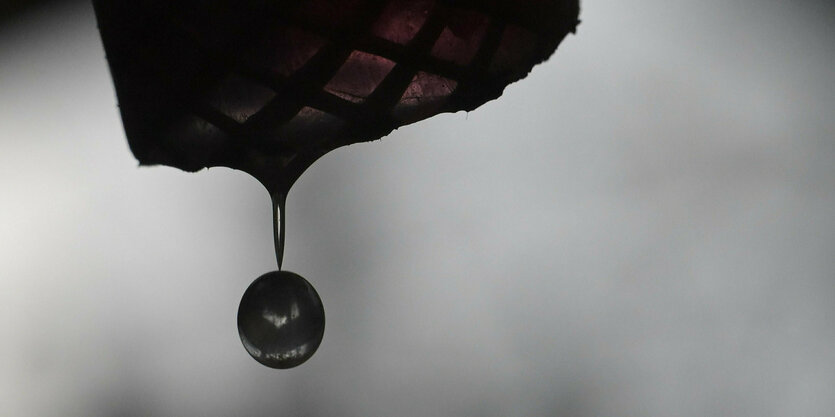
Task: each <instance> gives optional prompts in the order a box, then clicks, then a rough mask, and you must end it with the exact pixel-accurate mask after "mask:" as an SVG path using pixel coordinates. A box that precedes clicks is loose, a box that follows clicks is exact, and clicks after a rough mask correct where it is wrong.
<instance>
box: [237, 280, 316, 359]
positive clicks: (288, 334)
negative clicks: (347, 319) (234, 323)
mask: <svg viewBox="0 0 835 417" xmlns="http://www.w3.org/2000/svg"><path fill="white" fill-rule="evenodd" d="M324 333H325V310H324V308H323V307H322V300H321V299H320V298H319V294H317V293H316V290H315V289H314V288H313V286H312V285H310V283H309V282H307V280H305V279H304V278H302V277H301V276H299V275H297V274H294V273H292V272H288V271H273V272H268V273H266V274H264V275H262V276H261V277H259V278H258V279H256V280H255V281H253V282H252V284H250V286H249V288H247V290H246V292H244V296H243V298H242V299H241V305H240V307H239V308H238V334H239V335H240V336H241V342H243V344H244V347H245V348H246V350H247V352H249V354H250V355H251V356H252V357H253V358H254V359H255V360H257V361H258V362H260V363H261V364H263V365H266V366H269V367H271V368H278V369H287V368H292V367H295V366H299V365H301V364H302V363H304V362H305V361H306V360H308V359H310V357H311V356H313V354H314V353H315V352H316V349H317V348H318V347H319V344H320V343H321V342H322V336H323V335H324Z"/></svg>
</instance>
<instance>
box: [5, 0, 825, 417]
mask: <svg viewBox="0 0 835 417" xmlns="http://www.w3.org/2000/svg"><path fill="white" fill-rule="evenodd" d="M582 18H583V24H582V25H581V26H580V31H579V34H578V35H577V36H571V37H569V38H568V39H567V40H566V41H565V43H564V44H563V45H562V46H561V47H560V50H559V51H558V52H557V54H556V55H555V57H554V58H552V59H551V60H550V61H548V62H547V63H545V64H543V65H541V66H539V67H537V68H536V69H535V70H534V71H533V73H532V74H531V75H530V77H529V78H528V79H526V80H524V81H522V82H520V83H518V84H515V85H512V86H510V87H509V88H508V89H507V91H506V94H505V96H504V97H502V98H501V99H500V100H497V101H495V102H491V103H488V104H487V105H485V106H484V107H482V108H480V109H478V110H476V111H474V112H472V113H470V114H464V113H458V114H451V115H442V116H439V117H435V118H433V119H431V120H428V121H424V122H421V123H418V124H416V125H412V126H407V127H404V128H401V129H400V130H398V131H396V132H395V133H393V134H391V135H390V136H389V137H387V138H385V139H383V140H382V141H378V142H374V143H369V144H362V145H355V146H351V147H348V148H344V149H340V150H337V151H335V152H333V153H331V154H329V155H327V156H325V157H324V158H323V159H322V160H320V161H319V162H317V163H316V164H315V165H314V166H313V167H312V168H311V169H310V170H309V171H308V172H307V173H305V175H304V176H303V177H302V178H301V180H300V181H299V182H298V183H297V184H296V186H295V188H294V189H293V191H292V192H291V193H290V198H289V202H288V209H289V215H288V216H289V217H288V224H289V231H288V247H287V254H286V258H285V259H286V260H285V264H286V267H287V268H288V269H290V270H292V271H296V272H298V273H300V274H302V275H304V276H305V277H307V278H308V279H309V280H310V281H311V282H312V283H313V284H314V285H315V286H316V288H317V289H318V291H319V293H320V295H321V296H322V298H323V301H324V302H325V308H326V311H327V315H328V323H327V330H326V333H325V339H324V342H323V344H322V346H321V348H320V350H319V352H318V353H317V354H316V355H315V356H314V357H313V359H312V360H310V361H309V362H308V363H306V364H305V365H303V366H301V367H299V368H296V369H293V370H289V371H274V370H270V369H267V368H264V367H261V366H260V365H258V364H257V363H256V362H255V361H253V360H252V359H251V358H249V357H248V356H247V354H246V353H245V351H244V349H243V348H242V346H241V343H240V341H239V340H238V336H237V329H236V325H235V313H236V311H237V305H238V301H239V299H240V296H241V294H242V293H243V291H244V289H245V288H246V287H247V285H248V284H249V283H250V282H251V281H252V280H253V279H254V278H256V277H257V276H258V275H260V274H262V273H264V272H266V271H268V270H270V269H273V268H275V263H274V262H275V260H274V255H273V253H272V241H271V239H272V235H271V231H270V213H269V208H270V207H269V200H268V197H267V194H266V193H265V192H264V190H262V189H261V187H260V185H259V184H258V183H257V182H256V181H255V180H253V179H251V178H249V177H248V176H247V175H246V174H243V173H241V172H235V171H231V170H228V169H220V168H217V169H210V170H208V171H204V172H201V173H198V174H186V173H183V172H180V171H177V170H175V169H172V168H167V167H154V168H137V166H136V162H135V160H134V159H133V157H132V155H131V154H130V152H129V150H128V147H127V143H126V141H125V138H124V133H123V131H122V128H121V121H120V119H119V116H118V111H117V107H116V102H115V96H114V92H113V87H112V83H111V80H110V78H109V74H108V70H107V66H106V62H105V58H104V53H103V51H102V47H101V42H100V40H99V38H98V33H97V30H96V24H95V21H94V17H93V13H92V8H91V6H90V4H88V3H86V2H70V3H67V4H60V5H54V6H51V7H44V8H42V9H39V10H35V11H30V12H29V13H27V14H24V15H19V16H17V17H16V18H15V19H14V20H13V21H8V22H6V24H4V25H3V26H2V27H0V415H3V416H132V415H136V416H140V415H141V416H148V415H169V416H175V415H176V416H233V415H237V416H261V415H264V416H266V415H271V416H275V415H278V416H577V417H581V416H706V415H711V416H712V415H728V416H758V417H762V416H824V415H832V413H833V412H834V411H833V410H835V326H833V320H835V256H833V255H835V216H834V215H833V214H835V164H833V157H834V156H835V139H834V138H833V137H834V134H835V121H834V120H835V114H833V113H835V82H833V81H835V79H833V65H834V64H835V42H833V39H835V36H833V35H835V33H833V32H835V25H833V23H835V12H834V11H833V8H832V6H830V5H829V4H828V2H824V1H794V2H787V1H781V2H779V1H768V0H738V1H728V0H723V1H720V0H705V1H678V0H673V1H671V0H633V1H614V0H609V1H604V0H599V1H591V0H588V1H585V2H584V5H583V12H582Z"/></svg>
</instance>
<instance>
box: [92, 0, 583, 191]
mask: <svg viewBox="0 0 835 417" xmlns="http://www.w3.org/2000/svg"><path fill="white" fill-rule="evenodd" d="M95 3H96V10H97V15H98V18H99V26H100V29H101V32H102V36H103V39H104V43H105V48H106V50H107V53H108V59H109V62H110V65H111V70H112V73H113V76H114V80H115V84H116V89H117V94H118V97H119V101H120V105H121V109H122V116H123V120H124V124H125V130H126V132H127V136H128V139H129V141H130V144H131V149H132V150H133V151H134V154H135V155H136V156H137V158H138V159H139V160H140V162H142V163H144V164H166V165H172V166H176V167H178V168H182V169H186V170H197V169H200V168H203V167H207V166H216V165H223V166H230V167H232V168H237V169H242V170H245V171H248V172H250V173H252V174H253V175H255V176H256V177H258V178H259V179H260V180H261V181H262V182H264V183H265V184H267V183H275V182H282V181H283V182H286V181H289V182H290V183H292V181H294V180H295V177H296V176H298V175H300V174H301V171H303V170H304V169H305V168H306V167H307V165H309V164H310V163H312V161H313V160H315V159H316V158H318V157H319V156H321V155H322V154H324V153H326V152H328V151H330V150H332V149H334V148H336V147H339V146H343V145H346V144H350V143H355V142H362V141H369V140H374V139H378V138H380V137H381V136H383V135H386V134H388V133H389V132H390V131H391V130H392V129H395V128H397V127H399V126H402V125H404V124H408V123H413V122H416V121H418V120H421V119H424V118H427V117H430V116H432V115H434V114H437V113H440V112H448V111H458V110H472V109H474V108H476V107H477V106H479V105H481V104H483V103H484V102H486V101H488V100H491V99H494V98H496V97H498V96H499V95H500V94H501V92H502V90H503V89H504V87H505V86H506V85H507V84H508V83H510V82H513V81H516V80H518V79H520V78H523V77H524V76H525V75H526V74H527V73H528V72H529V71H530V69H531V67H532V66H533V65H535V64H537V63H539V62H541V61H542V60H544V59H546V58H547V57H548V56H550V55H551V53H553V51H554V49H556V46H557V45H558V44H559V42H560V41H561V40H562V39H563V37H564V36H565V35H566V34H567V33H568V32H569V31H573V30H574V28H575V26H576V23H577V14H578V4H577V0H552V1H547V0H528V1H495V0H494V1H489V0H487V1H453V0H446V1H445V0H411V1H410V0H341V1H338V0H307V1H279V0H275V1H264V0H261V1H236V2H232V1H205V0H204V1H176V2H170V1H158V0H145V1H134V2H124V1H121V0H97V1H96V2H95ZM128 3H129V4H128ZM207 132H208V133H207ZM294 164H296V165H297V166H294ZM279 177H281V178H279Z"/></svg>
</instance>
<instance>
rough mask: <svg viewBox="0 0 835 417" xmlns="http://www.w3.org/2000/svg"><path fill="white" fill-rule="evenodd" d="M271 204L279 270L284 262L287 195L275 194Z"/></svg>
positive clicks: (272, 196) (276, 260)
mask: <svg viewBox="0 0 835 417" xmlns="http://www.w3.org/2000/svg"><path fill="white" fill-rule="evenodd" d="M271 198H272V203H273V241H274V244H275V262H276V264H278V270H279V271H280V270H281V264H282V262H283V261H284V233H285V229H286V228H287V226H286V225H285V224H286V218H285V211H286V203H287V195H286V194H284V193H275V194H272V195H271Z"/></svg>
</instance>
